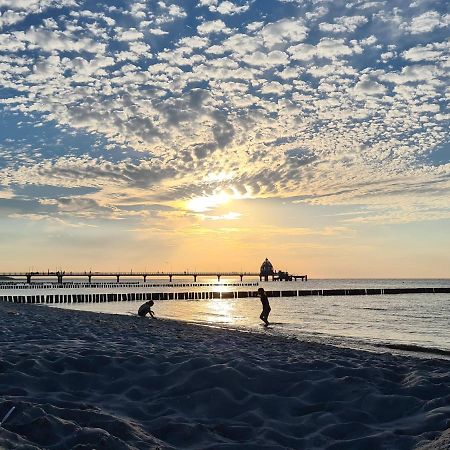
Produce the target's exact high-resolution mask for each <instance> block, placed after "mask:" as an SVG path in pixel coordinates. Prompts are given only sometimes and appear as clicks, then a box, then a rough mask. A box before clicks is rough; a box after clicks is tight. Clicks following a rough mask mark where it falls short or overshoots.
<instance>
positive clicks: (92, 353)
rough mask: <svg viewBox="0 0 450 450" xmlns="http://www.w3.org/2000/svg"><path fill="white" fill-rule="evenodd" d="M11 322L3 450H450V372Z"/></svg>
mask: <svg viewBox="0 0 450 450" xmlns="http://www.w3.org/2000/svg"><path fill="white" fill-rule="evenodd" d="M0 321H1V323H2V327H1V328H0V339H1V342H2V346H1V352H2V353H1V354H2V357H1V366H2V370H1V371H0V390H1V392H2V396H1V398H0V420H2V418H3V417H4V416H5V415H6V413H7V412H8V411H10V410H11V408H12V407H15V409H14V411H13V412H12V414H11V415H10V417H9V418H8V419H7V420H6V421H5V423H4V424H3V425H2V428H0V447H1V448H6V449H13V448H24V449H36V448H58V449H59V448H74V447H76V446H77V445H78V446H80V447H79V448H108V449H132V448H133V449H149V448H154V449H156V448H180V449H187V448H192V449H200V448H201V449H206V448H211V449H221V448H230V449H231V448H243V449H264V448H266V449H269V448H270V449H277V448H280V449H281V448H292V449H301V448H304V449H329V450H332V449H333V450H337V449H352V448H355V449H356V448H367V449H369V448H370V449H373V450H375V449H386V448H389V449H415V448H420V447H421V446H425V447H424V448H427V449H444V448H448V442H449V439H450V432H449V430H448V428H449V424H450V410H449V407H448V401H449V398H450V361H448V360H439V359H433V360H429V359H415V358H408V357H401V356H394V355H391V354H389V353H385V354H376V353H370V352H363V351H357V350H350V349H343V348H337V347H333V346H328V345H322V344H312V343H304V342H301V341H298V340H296V339H288V338H282V337H274V336H272V335H264V334H258V333H242V332H236V331H228V330H223V329H216V328H209V327H200V326H196V325H191V324H184V323H181V322H175V321H168V320H156V321H152V320H150V319H141V318H138V317H132V316H119V315H108V314H101V315H100V314H95V313H89V312H81V311H68V310H59V309H53V308H47V307H45V306H37V305H21V304H9V303H0Z"/></svg>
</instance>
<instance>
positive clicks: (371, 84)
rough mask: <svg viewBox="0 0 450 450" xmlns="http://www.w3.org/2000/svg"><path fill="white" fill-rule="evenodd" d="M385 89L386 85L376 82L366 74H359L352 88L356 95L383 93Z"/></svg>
mask: <svg viewBox="0 0 450 450" xmlns="http://www.w3.org/2000/svg"><path fill="white" fill-rule="evenodd" d="M386 90H387V89H386V86H384V85H383V84H381V83H378V82H377V81H374V80H371V79H370V77H369V76H368V75H363V76H361V78H360V80H359V81H358V83H356V85H355V88H354V91H355V94H356V95H358V96H365V95H384V94H385V93H386Z"/></svg>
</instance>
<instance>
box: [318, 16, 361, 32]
mask: <svg viewBox="0 0 450 450" xmlns="http://www.w3.org/2000/svg"><path fill="white" fill-rule="evenodd" d="M367 22H368V20H367V18H366V17H364V16H343V17H337V18H336V19H334V23H327V22H322V23H321V24H319V28H320V30H321V31H326V32H331V33H353V32H355V31H356V29H357V28H358V27H360V26H361V25H363V24H365V23H367Z"/></svg>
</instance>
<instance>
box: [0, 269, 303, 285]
mask: <svg viewBox="0 0 450 450" xmlns="http://www.w3.org/2000/svg"><path fill="white" fill-rule="evenodd" d="M50 277H52V278H56V281H57V283H58V284H63V282H64V280H67V279H68V278H72V279H73V278H85V279H86V278H87V280H88V282H89V283H91V282H92V279H93V278H115V279H116V281H117V283H120V279H121V278H125V277H126V278H142V279H143V280H144V283H146V282H147V278H166V277H168V278H169V281H170V282H171V283H172V281H173V279H174V278H185V277H192V278H193V280H194V283H196V282H197V278H199V277H204V278H207V277H208V278H209V277H216V278H217V281H219V282H220V280H221V278H232V277H239V279H240V280H241V281H242V280H243V279H244V277H252V278H256V277H259V279H260V281H262V279H263V278H265V275H262V274H261V273H260V272H188V271H184V272H133V271H130V272H92V271H89V272H66V271H56V272H51V271H47V272H9V273H0V278H3V279H7V278H14V279H15V278H22V279H26V282H27V283H28V284H30V283H31V281H32V280H33V279H34V280H36V279H42V278H46V279H48V278H50ZM290 277H291V280H296V281H297V280H298V279H300V280H301V281H307V280H308V276H307V275H290ZM273 279H274V280H275V276H274V277H273ZM266 281H268V279H267V280H266Z"/></svg>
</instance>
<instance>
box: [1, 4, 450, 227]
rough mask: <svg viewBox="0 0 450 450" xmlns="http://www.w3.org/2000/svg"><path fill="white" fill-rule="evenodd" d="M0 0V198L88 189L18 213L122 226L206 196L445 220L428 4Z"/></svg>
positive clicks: (442, 50)
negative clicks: (35, 190) (78, 216)
mask: <svg viewBox="0 0 450 450" xmlns="http://www.w3.org/2000/svg"><path fill="white" fill-rule="evenodd" d="M2 1H3V3H2V4H1V5H2V7H3V8H2V16H1V19H2V20H3V24H4V31H3V33H1V34H0V83H1V84H2V86H3V90H2V92H1V95H0V108H1V110H2V120H3V121H4V123H2V134H1V136H0V164H1V165H2V171H1V175H0V186H1V187H0V189H1V192H3V193H4V194H2V195H3V196H8V195H9V196H11V195H13V198H9V200H14V196H17V195H19V194H17V192H16V191H11V190H10V187H9V186H11V185H12V184H14V183H15V184H20V185H33V186H39V185H51V186H59V187H72V188H75V187H77V188H79V187H81V186H85V187H86V186H88V187H91V188H93V189H94V188H95V190H96V191H95V192H94V193H92V192H90V193H85V194H80V195H79V196H76V195H72V194H67V195H66V194H64V195H60V197H63V198H65V199H68V200H63V201H62V202H58V201H57V198H53V199H50V200H55V203H53V204H49V203H47V204H44V203H40V204H39V203H38V204H37V206H36V208H37V209H34V210H33V211H25V212H24V211H22V212H23V213H29V214H36V213H37V212H39V208H43V209H45V208H47V209H46V211H48V213H49V214H70V213H73V214H75V212H76V211H75V210H76V209H77V207H78V208H79V210H80V211H84V212H83V214H86V215H87V214H92V215H94V211H96V212H95V214H98V217H101V216H102V214H103V215H104V216H105V217H113V216H114V217H119V216H120V217H125V216H126V215H127V214H129V215H130V217H131V216H132V217H137V216H138V215H143V214H144V213H143V211H141V210H137V209H133V208H132V207H131V206H130V209H129V210H128V209H125V208H122V207H121V205H122V206H123V205H125V204H130V205H131V204H133V205H134V204H137V203H139V204H142V205H148V204H153V205H154V204H159V205H166V206H167V205H170V206H173V204H175V203H177V202H183V201H185V200H186V199H188V198H191V197H192V196H194V195H202V194H204V193H206V194H207V193H210V194H212V193H214V192H215V191H216V190H219V191H220V190H224V191H227V192H239V193H241V194H242V195H246V196H250V197H255V198H269V197H270V198H279V199H288V198H300V197H301V198H302V199H303V200H302V201H304V202H309V203H313V204H323V205H325V204H326V205H330V204H341V205H342V204H350V205H353V204H361V202H362V203H364V204H366V205H367V207H368V208H372V209H373V210H375V209H377V208H380V211H381V209H382V207H383V206H384V207H386V208H387V209H389V208H390V205H391V204H393V205H395V208H397V209H398V211H401V212H404V214H405V215H407V216H408V218H409V217H411V218H413V217H414V215H416V217H422V215H421V214H422V213H420V212H417V211H419V210H420V211H425V210H426V209H427V208H431V209H432V208H435V209H434V211H438V213H436V214H442V215H443V216H444V215H445V214H446V213H445V211H444V210H445V207H444V205H443V203H442V202H440V203H439V201H438V200H436V198H435V197H438V196H440V195H444V194H445V193H446V192H447V183H448V181H447V180H448V178H449V176H450V175H449V173H450V168H449V166H448V164H446V163H445V162H442V163H440V164H435V165H433V164H432V163H431V162H430V161H432V160H433V158H432V155H433V154H434V152H437V151H438V150H436V149H439V148H441V147H442V145H443V143H445V142H447V141H448V129H449V126H448V125H449V117H448V114H447V109H446V108H447V107H446V104H447V84H448V83H447V81H446V74H447V73H448V61H447V53H448V41H447V40H446V34H445V29H444V26H445V24H446V23H447V22H446V21H447V16H446V15H445V14H443V13H442V11H443V10H444V9H443V7H438V6H436V5H433V6H432V8H433V10H431V11H430V10H429V9H430V5H429V4H428V3H427V4H421V5H420V6H417V7H414V8H415V9H408V8H400V7H399V6H398V5H397V4H396V5H392V4H389V3H388V2H353V3H349V4H348V5H347V7H346V8H345V11H346V12H345V13H343V9H342V8H341V6H340V5H338V4H336V3H333V2H328V3H327V4H326V5H324V4H320V5H319V4H310V3H305V2H298V1H295V2H290V3H289V4H288V3H285V4H284V5H281V6H282V7H280V8H275V7H274V5H273V4H272V3H270V2H237V1H234V2H226V1H219V0H201V1H199V2H198V3H197V6H198V7H197V8H194V9H190V8H188V7H187V6H185V5H184V4H183V3H180V2H178V3H179V4H176V3H171V2H154V3H153V4H151V5H150V3H146V2H132V3H131V4H130V5H126V6H123V5H122V7H116V6H113V5H111V4H108V3H107V2H96V3H95V4H87V3H83V4H80V5H78V2H77V4H75V3H74V4H72V5H71V6H70V5H69V3H68V2H57V1H56V0H55V1H53V0H45V1H44V0H42V1H38V0H30V1H29V2H24V1H23V0H17V2H12V1H9V0H8V1H6V0H0V2H2ZM27 5H28V6H29V8H27ZM63 5H66V7H64V6H63ZM180 5H182V6H180ZM69 6H70V7H69ZM279 6H280V5H279ZM441 6H442V5H441ZM31 11H35V12H39V14H35V16H33V20H32V21H31V22H32V23H33V25H30V26H27V27H26V26H24V24H25V23H28V22H24V20H25V19H24V17H25V16H26V15H28V14H31ZM438 11H440V12H438ZM237 14H239V15H237ZM177 21H180V23H177ZM31 22H30V23H31ZM181 22H182V24H183V26H181ZM427 30H428V31H427ZM419 32H420V39H419V40H417V39H418V38H417V36H416V37H414V36H415V35H416V34H418V33H419ZM220 173H227V174H232V175H231V176H230V177H228V178H226V179H223V178H222V179H221V178H220V177H219V178H217V179H215V181H211V180H210V179H207V178H208V177H207V176H205V175H204V174H220ZM411 178H414V179H416V180H417V183H418V185H417V186H415V187H414V188H415V189H416V193H417V195H418V196H419V197H420V205H419V206H417V211H416V213H414V212H411V211H410V210H408V211H407V209H405V208H403V206H405V204H406V203H407V202H408V196H406V195H404V194H403V193H402V186H403V188H404V186H408V187H411V182H410V180H411ZM367 180H370V183H369V182H368V181H367ZM437 180H439V183H437ZM433 183H435V184H433ZM394 185H395V188H393V187H392V186H394ZM419 185H420V187H419ZM431 185H433V186H434V187H433V189H432V190H428V191H427V190H426V189H425V187H427V186H428V187H430V186H431ZM11 192H13V194H11ZM383 192H388V193H389V196H390V197H389V199H387V197H386V196H385V195H384V194H383ZM77 197H79V199H78V200H77V199H76V198H77ZM391 199H393V200H392V201H391ZM410 199H411V198H410V197H409V200H410ZM64 201H65V202H66V203H65V204H64ZM127 202H129V203H127ZM9 205H11V203H9ZM39 205H40V206H39ZM177 205H178V203H177ZM386 205H387V206H386ZM44 207H45V208H44ZM176 207H178V206H176ZM377 212H379V211H378V210H377ZM16 213H19V212H18V211H16ZM388 215H389V214H387V213H383V214H381V213H380V214H374V216H377V217H378V216H379V217H381V216H384V217H388ZM96 217H97V216H96ZM411 220H412V219H411Z"/></svg>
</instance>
